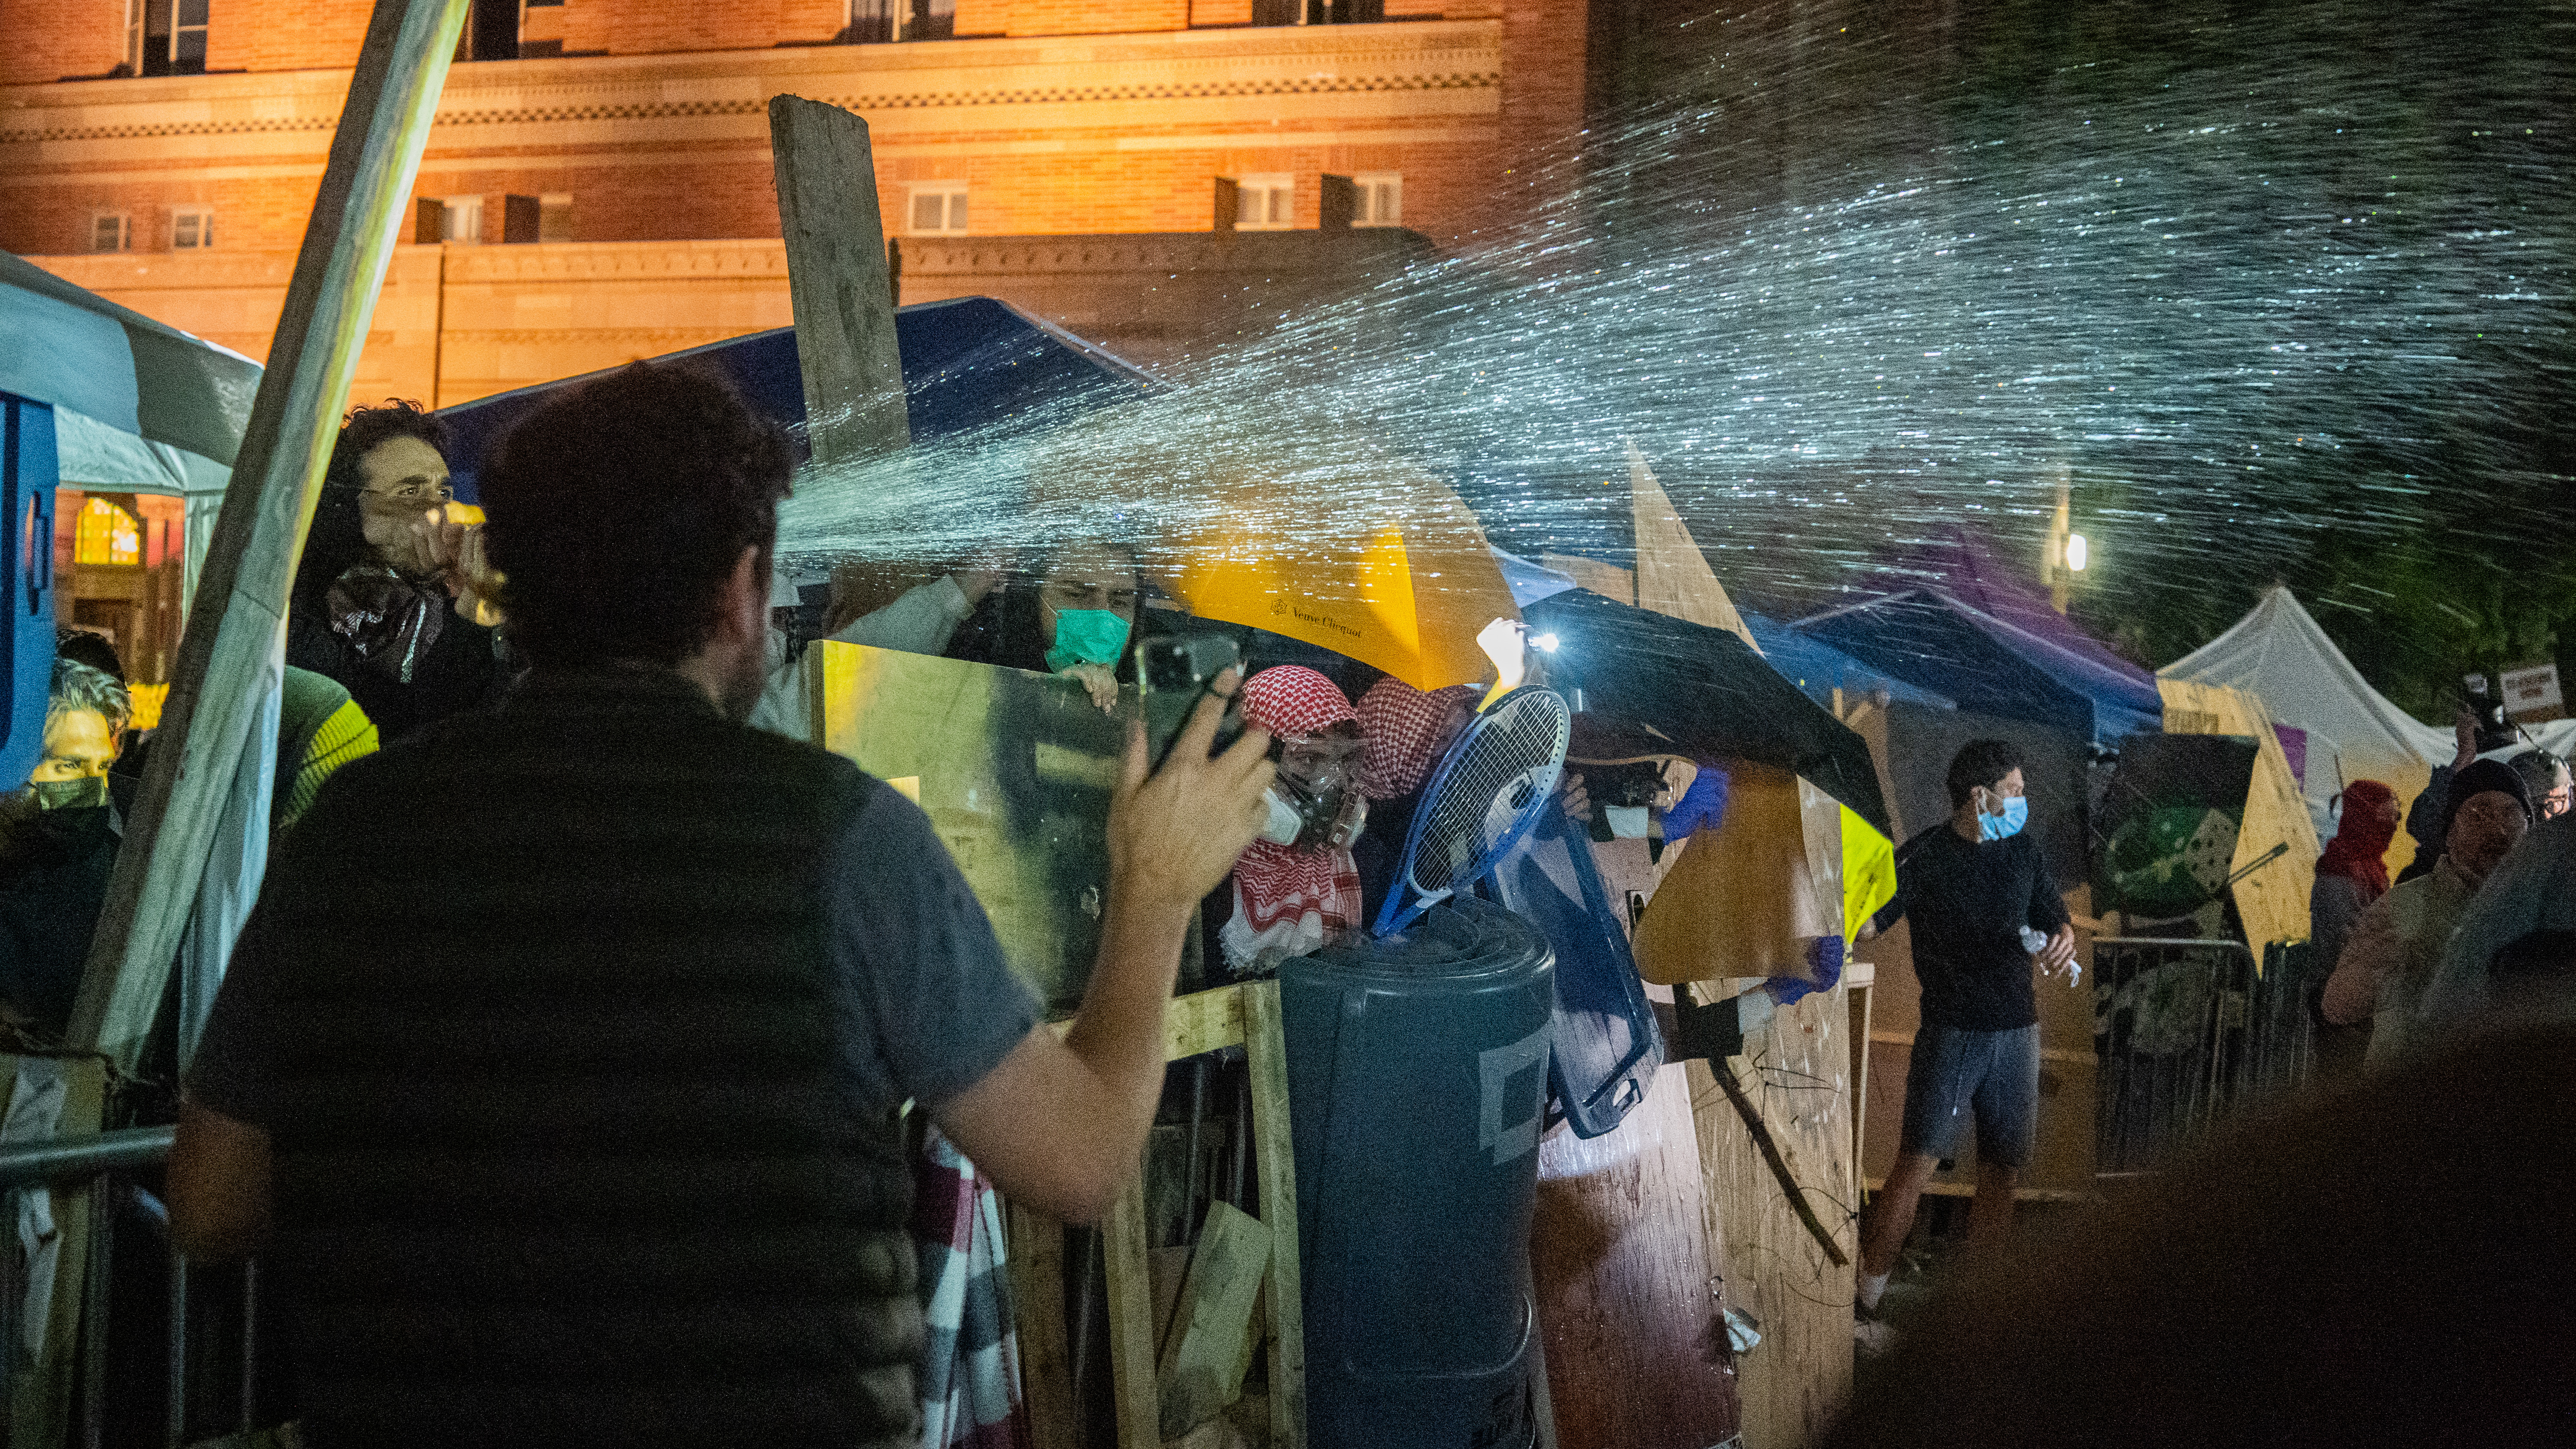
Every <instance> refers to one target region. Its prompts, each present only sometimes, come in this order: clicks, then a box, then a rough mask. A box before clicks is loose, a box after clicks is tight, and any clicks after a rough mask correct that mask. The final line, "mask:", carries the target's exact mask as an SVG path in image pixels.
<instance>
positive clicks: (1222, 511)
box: [1169, 461, 1520, 690]
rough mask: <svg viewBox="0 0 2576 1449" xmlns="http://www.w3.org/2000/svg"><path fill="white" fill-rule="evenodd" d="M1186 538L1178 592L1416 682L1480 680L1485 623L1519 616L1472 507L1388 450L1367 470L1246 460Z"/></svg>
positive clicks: (1201, 608)
mask: <svg viewBox="0 0 2576 1449" xmlns="http://www.w3.org/2000/svg"><path fill="white" fill-rule="evenodd" d="M1213 497H1214V499H1215V504H1216V506H1214V507H1210V508H1207V509H1205V510H1203V511H1201V510H1194V511H1196V512H1198V513H1199V516H1200V517H1202V518H1204V519H1206V520H1207V522H1205V523H1204V524H1203V525H1201V526H1200V527H1198V528H1196V529H1194V530H1193V531H1191V532H1190V533H1189V534H1188V535H1187V536H1186V537H1185V538H1183V539H1182V540H1180V541H1179V546H1178V548H1177V550H1176V555H1177V556H1176V560H1175V564H1174V566H1173V568H1172V569H1171V571H1170V574H1171V576H1170V580H1169V582H1170V587H1171V589H1172V592H1173V593H1174V594H1175V595H1176V596H1178V597H1179V599H1180V600H1181V601H1182V602H1183V603H1184V604H1186V605H1188V606H1189V609H1190V611H1191V612H1192V613H1194V614H1197V615H1198V616H1200V617H1201V618H1206V619H1216V620H1220V621H1223V622H1225V623H1229V624H1249V625H1251V626H1253V627H1254V628H1258V629H1267V630H1269V631H1270V632H1271V633H1274V634H1284V635H1286V636H1287V637H1289V638H1292V639H1300V640H1303V641H1305V642H1306V643H1309V644H1315V645H1320V646H1322V647H1323V648H1326V649H1330V650H1332V651H1333V652H1335V653H1337V654H1344V655H1348V656H1349V657H1351V658H1353V659H1357V660H1359V661H1360V662H1361V663H1363V664H1368V665H1373V666H1375V667H1376V668H1379V669H1383V670H1385V671H1386V672H1387V673H1389V674H1392V675H1394V676H1395V677H1396V678H1398V679H1401V680H1403V681H1404V682H1405V683H1407V684H1410V685H1412V686H1413V687H1414V688H1416V689H1422V690H1432V689H1442V688H1446V687H1447V686H1449V685H1453V684H1473V683H1475V682H1477V681H1479V680H1480V679H1482V678H1483V677H1484V676H1485V674H1486V672H1487V669H1488V664H1487V661H1486V658H1485V655H1484V653H1483V651H1481V650H1480V649H1479V648H1478V647H1477V645H1476V635H1477V633H1478V631H1480V630H1482V629H1483V628H1484V627H1485V626H1486V625H1488V624H1490V623H1492V622H1493V621H1494V620H1495V619H1497V618H1506V619H1517V618H1519V617H1520V611H1519V610H1518V609H1517V608H1515V607H1514V606H1513V604H1512V591H1511V588H1510V586H1509V585H1507V584H1505V583H1504V582H1503V574H1502V570H1501V569H1500V568H1499V567H1497V566H1496V565H1495V563H1494V555H1493V551H1492V549H1491V548H1489V547H1488V546H1487V545H1486V543H1485V531H1484V530H1483V529H1482V528H1479V527H1478V526H1477V524H1476V516H1475V514H1473V513H1472V512H1470V511H1469V510H1468V508H1467V505H1466V504H1465V503H1463V502H1461V501H1459V498H1458V495H1457V494H1455V493H1453V492H1451V491H1450V490H1449V488H1448V487H1447V485H1445V484H1443V483H1441V482H1440V481H1439V480H1438V479H1436V478H1433V477H1432V476H1431V475H1429V474H1427V473H1424V472H1422V471H1421V470H1420V469H1418V468H1413V467H1409V466H1407V465H1404V464H1401V463H1396V462H1393V461H1388V462H1386V463H1384V464H1383V465H1382V466H1380V467H1377V468H1373V469H1372V470H1371V476H1370V477H1369V478H1368V479H1366V480H1365V482H1364V484H1360V485H1358V486H1355V485H1354V482H1353V480H1349V479H1347V478H1345V479H1338V480H1335V481H1334V482H1333V483H1331V484H1325V485H1320V486H1319V484H1318V482H1317V481H1316V480H1313V479H1302V478H1287V477H1280V476H1275V475H1259V474H1253V473H1237V474H1235V475H1234V476H1233V477H1231V478H1228V479H1223V480H1220V481H1219V483H1218V484H1217V485H1216V486H1215V487H1214V489H1213Z"/></svg>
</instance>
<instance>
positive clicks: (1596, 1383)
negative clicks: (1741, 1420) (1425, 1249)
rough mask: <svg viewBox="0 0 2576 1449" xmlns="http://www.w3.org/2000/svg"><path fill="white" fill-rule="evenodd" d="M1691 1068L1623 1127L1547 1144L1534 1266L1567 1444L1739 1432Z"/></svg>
mask: <svg viewBox="0 0 2576 1449" xmlns="http://www.w3.org/2000/svg"><path fill="white" fill-rule="evenodd" d="M1705 1190H1706V1189H1705V1186H1704V1184H1703V1183H1702V1181H1701V1176H1700V1160H1699V1139H1698V1136H1697V1134H1696V1133H1695V1132H1694V1131H1693V1130H1692V1126H1691V1106H1690V1080H1689V1077H1688V1075H1687V1073H1685V1072H1684V1070H1683V1069H1682V1068H1680V1067H1677V1066H1671V1067H1666V1068H1664V1069H1663V1070H1662V1071H1661V1072H1659V1073H1657V1074H1656V1077H1655V1082H1654V1086H1653V1088H1652V1089H1651V1090H1650V1091H1648V1092H1647V1094H1646V1100H1645V1101H1644V1102H1642V1103H1640V1104H1638V1106H1637V1107H1636V1109H1635V1110H1633V1111H1631V1112H1630V1113H1629V1114H1628V1117H1627V1120H1625V1121H1623V1122H1621V1123H1620V1124H1619V1127H1618V1129H1617V1130H1616V1131H1613V1132H1611V1133H1609V1134H1608V1135H1606V1136H1602V1137H1597V1138H1594V1139H1592V1140H1590V1141H1586V1140H1584V1139H1582V1138H1579V1137H1577V1136H1575V1135H1574V1134H1573V1133H1572V1132H1571V1131H1559V1132H1557V1133H1555V1134H1554V1135H1552V1136H1550V1137H1548V1138H1547V1139H1546V1140H1545V1141H1543V1142H1541V1143H1540V1144H1539V1156H1538V1213H1537V1218H1536V1220H1535V1221H1534V1222H1533V1224H1532V1225H1531V1229H1530V1272H1531V1277H1532V1280H1533V1282H1534V1283H1535V1285H1536V1288H1537V1292H1538V1316H1539V1330H1540V1332H1541V1333H1542V1334H1543V1335H1544V1336H1545V1340H1546V1348H1547V1375H1548V1386H1549V1390H1550V1394H1551V1397H1552V1399H1553V1403H1554V1408H1555V1419H1556V1434H1557V1443H1558V1444H1559V1445H1560V1446H1561V1449H1706V1446H1708V1445H1711V1444H1717V1443H1722V1442H1724V1441H1725V1440H1726V1438H1727V1437H1728V1436H1729V1435H1732V1434H1733V1433H1734V1432H1735V1431H1736V1427H1737V1406H1736V1392H1735V1375H1734V1372H1733V1370H1732V1368H1731V1367H1730V1366H1729V1364H1728V1356H1727V1354H1726V1328H1725V1324H1724V1322H1723V1321H1722V1318H1721V1315H1720V1313H1719V1305H1718V1300H1717V1295H1716V1294H1715V1293H1714V1292H1712V1291H1711V1287H1712V1285H1713V1284H1714V1283H1715V1282H1716V1279H1717V1273H1716V1270H1715V1267H1714V1265H1713V1263H1712V1261H1711V1259H1710V1244H1709V1237H1708V1233H1707V1228H1706V1213H1705V1209H1704V1205H1703V1198H1704V1195H1705Z"/></svg>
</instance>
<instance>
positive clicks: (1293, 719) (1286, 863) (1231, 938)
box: [1217, 664, 1368, 975]
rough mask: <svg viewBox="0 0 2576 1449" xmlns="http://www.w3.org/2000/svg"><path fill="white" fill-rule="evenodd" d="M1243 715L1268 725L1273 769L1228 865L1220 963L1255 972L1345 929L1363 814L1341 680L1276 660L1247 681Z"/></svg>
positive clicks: (1355, 730) (1352, 906) (1350, 922)
mask: <svg viewBox="0 0 2576 1449" xmlns="http://www.w3.org/2000/svg"><path fill="white" fill-rule="evenodd" d="M1242 699H1243V722H1244V723H1245V724H1246V725H1248V726H1250V727H1252V728H1255V729H1263V730H1268V731H1269V732H1270V733H1271V736H1272V745H1271V748H1272V751H1273V753H1274V755H1275V757H1276V759H1277V762H1278V766H1279V773H1278V777H1277V779H1276V780H1274V781H1273V782H1272V784H1271V787H1270V798H1269V802H1268V803H1269V811H1270V814H1269V819H1268V820H1267V821H1266V822H1265V823H1264V825H1263V826H1262V829H1261V838H1260V839H1258V840H1255V841H1254V842H1253V843H1252V845H1251V847H1250V848H1249V849H1247V850H1245V851H1244V853H1243V858H1242V859H1241V860H1239V861H1237V862H1236V863H1235V867H1234V882H1233V887H1232V895H1233V900H1232V905H1233V914H1232V915H1231V916H1230V917H1229V918H1228V919H1227V920H1226V922H1225V923H1224V925H1223V926H1222V927H1220V928H1219V929H1218V931H1217V942H1218V945H1219V947H1220V949H1221V950H1222V951H1223V952H1224V955H1225V961H1226V965H1227V966H1228V967H1230V968H1232V969H1233V970H1234V972H1236V973H1237V974H1239V975H1257V974H1259V973H1260V972H1263V971H1267V970H1270V969H1271V968H1273V967H1275V966H1277V965H1278V964H1279V963H1280V962H1282V961H1285V960H1288V959H1290V958H1291V957H1296V956H1303V955H1306V954H1307V953H1309V952H1311V951H1313V950H1315V949H1316V948H1318V947H1320V946H1323V945H1325V944H1326V943H1328V942H1329V941H1331V940H1333V939H1335V938H1336V937H1338V936H1340V935H1342V934H1344V933H1346V932H1348V931H1350V930H1352V929H1353V928H1355V927H1356V926H1357V925H1358V924H1359V922H1360V917H1361V912H1362V903H1361V896H1360V882H1359V872H1358V867H1357V866H1356V865H1355V863H1354V862H1353V860H1352V858H1351V844H1352V842H1353V841H1355V840H1357V839H1358V838H1359V834H1360V831H1361V829H1362V828H1363V827H1364V825H1365V824H1366V822H1367V819H1368V802H1367V798H1366V797H1365V795H1364V794H1363V793H1362V792H1361V790H1360V788H1359V779H1358V773H1359V772H1358V763H1359V754H1360V746H1361V735H1360V726H1359V717H1358V715H1357V714H1356V713H1355V712H1354V711H1353V710H1352V708H1351V702H1350V700H1349V699H1348V698H1347V697H1345V696H1344V695H1343V693H1342V691H1341V689H1340V687H1339V686H1337V685H1335V684H1334V683H1333V682H1332V681H1331V680H1329V679H1327V678H1325V677H1324V676H1323V675H1321V674H1318V673H1316V672H1315V671H1314V670H1312V669H1307V668H1305V667H1303V666H1301V665H1295V664H1282V665H1277V666H1274V667H1272V668H1269V669H1265V670H1263V671H1261V672H1260V673H1259V674H1256V675H1254V676H1252V678H1250V679H1248V680H1246V681H1244V685H1243V693H1242Z"/></svg>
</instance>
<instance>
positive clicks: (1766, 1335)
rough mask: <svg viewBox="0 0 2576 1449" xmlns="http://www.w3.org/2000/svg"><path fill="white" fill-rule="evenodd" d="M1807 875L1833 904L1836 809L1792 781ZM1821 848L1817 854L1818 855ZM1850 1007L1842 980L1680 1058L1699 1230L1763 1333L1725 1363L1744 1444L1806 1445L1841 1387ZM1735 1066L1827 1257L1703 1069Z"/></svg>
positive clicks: (1848, 1340) (1846, 1385)
mask: <svg viewBox="0 0 2576 1449" xmlns="http://www.w3.org/2000/svg"><path fill="white" fill-rule="evenodd" d="M1801 792H1802V801H1801V803H1802V813H1803V815H1804V817H1805V821H1806V826H1807V828H1806V840H1807V844H1808V850H1809V855H1810V858H1811V859H1810V871H1811V874H1812V875H1813V876H1815V877H1816V878H1817V879H1816V888H1817V889H1818V890H1819V892H1821V893H1823V899H1824V900H1826V901H1829V902H1834V903H1837V904H1836V905H1834V906H1833V907H1830V909H1832V910H1834V911H1835V912H1836V913H1837V915H1838V911H1839V906H1838V903H1839V901H1840V899H1841V892H1842V886H1841V880H1840V869H1839V865H1840V853H1841V841H1842V819H1841V812H1840V808H1839V807H1838V806H1836V805H1835V804H1834V802H1833V800H1832V799H1831V798H1830V797H1828V796H1826V795H1825V794H1824V793H1823V792H1822V791H1819V790H1816V789H1815V788H1814V787H1813V786H1809V785H1805V784H1804V783H1803V782H1801ZM1827 853H1830V855H1831V859H1830V860H1829V861H1828V860H1826V859H1825V856H1826V855H1827ZM1851 1062H1852V1044H1851V1014H1850V1003H1849V1001H1848V998H1847V996H1846V990H1845V988H1844V987H1843V986H1841V985H1837V986H1836V987H1835V988H1834V989H1833V990H1831V991H1821V992H1817V993H1814V994H1812V995H1810V996H1808V997H1807V998H1806V999H1805V1000H1803V1001H1800V1002H1799V1003H1797V1004H1796V1005H1794V1006H1788V1007H1783V1008H1781V1010H1780V1012H1779V1014H1778V1015H1777V1016H1775V1017H1774V1018H1773V1019H1772V1022H1771V1025H1770V1027H1769V1028H1768V1030H1767V1031H1766V1032H1764V1033H1762V1034H1761V1035H1759V1036H1757V1037H1756V1039H1755V1040H1754V1041H1753V1042H1752V1043H1750V1044H1749V1050H1748V1052H1747V1054H1746V1055H1745V1056H1743V1057H1738V1058H1732V1059H1729V1060H1727V1061H1723V1062H1718V1063H1715V1064H1714V1066H1713V1067H1712V1064H1710V1063H1706V1062H1692V1063H1690V1064H1689V1065H1688V1068H1687V1070H1688V1072H1689V1074H1690V1084H1691V1117H1692V1121H1693V1123H1694V1126H1695V1127H1696V1130H1697V1133H1698V1136H1699V1150H1700V1161H1701V1169H1702V1180H1703V1182H1704V1183H1705V1184H1706V1199H1705V1209H1706V1211H1707V1213H1708V1217H1709V1221H1708V1224H1707V1227H1708V1231H1709V1234H1710V1237H1711V1240H1712V1242H1713V1243H1714V1244H1715V1245H1716V1257H1717V1260H1718V1268H1719V1271H1720V1272H1721V1273H1722V1274H1724V1276H1725V1279H1726V1291H1727V1295H1728V1300H1729V1301H1730V1302H1732V1303H1734V1304H1736V1305H1738V1306H1740V1307H1741V1308H1743V1309H1744V1310H1745V1311H1746V1312H1748V1313H1750V1314H1752V1315H1753V1317H1754V1318H1755V1319H1756V1320H1758V1321H1759V1322H1760V1324H1761V1328H1762V1335H1763V1341H1762V1344H1761V1345H1760V1346H1759V1347H1757V1348H1755V1349H1754V1350H1753V1351H1752V1352H1751V1353H1749V1354H1747V1355H1745V1356H1744V1357H1743V1358H1742V1359H1741V1360H1740V1361H1739V1362H1738V1364H1737V1374H1738V1378H1737V1387H1738V1393H1739V1395H1740V1398H1741V1400H1742V1403H1743V1433H1744V1442H1745V1443H1746V1444H1748V1445H1758V1446H1761V1449H1800V1446H1803V1445H1808V1444H1813V1443H1819V1442H1821V1441H1822V1439H1823V1437H1824V1432H1825V1430H1826V1428H1827V1427H1828V1426H1829V1425H1830V1424H1831V1423H1832V1422H1833V1419H1834V1416H1835V1415H1837V1414H1838V1413H1840V1412H1841V1409H1842V1406H1843V1403H1844V1402H1845V1400H1846V1399H1848V1398H1849V1396H1850V1393H1851V1372H1852V1327H1851V1304H1852V1270H1851V1268H1850V1267H1849V1266H1848V1262H1849V1260H1851V1259H1854V1258H1857V1256H1858V1255H1859V1251H1860V1249H1859V1242H1858V1233H1857V1231H1856V1229H1855V1227H1854V1223H1853V1217H1854V1213H1855V1210H1856V1209H1857V1207H1858V1204H1859V1199H1858V1192H1857V1188H1856V1185H1855V1184H1854V1183H1853V1182H1852V1181H1851V1160H1852V1158H1851V1124H1852V1119H1851V1085H1852V1084H1851V1078H1852V1071H1851ZM1713 1070H1714V1071H1731V1072H1733V1073H1735V1074H1736V1078H1737V1080H1738V1082H1739V1083H1740V1084H1741V1085H1742V1087H1743V1089H1744V1093H1745V1095H1746V1096H1747V1097H1748V1098H1749V1099H1750V1100H1751V1101H1752V1102H1753V1103H1754V1105H1755V1107H1756V1108H1757V1109H1758V1110H1759V1111H1760V1113H1761V1115H1762V1119H1763V1122H1764V1124H1765V1125H1766V1126H1767V1127H1768V1129H1769V1131H1770V1133H1771V1136H1772V1139H1773V1140H1774V1141H1775V1142H1777V1143H1778V1144H1779V1147H1780V1151H1781V1153H1782V1155H1783V1156H1784V1157H1785V1158H1786V1159H1787V1161H1788V1163H1789V1167H1790V1171H1791V1173H1792V1175H1793V1176H1794V1177H1795V1178H1796V1180H1797V1183H1798V1188H1799V1192H1800V1194H1801V1195H1802V1196H1803V1197H1804V1198H1805V1199H1806V1201H1807V1204H1808V1206H1809V1207H1811V1208H1812V1209H1813V1210H1814V1212H1815V1215H1816V1216H1817V1218H1818V1219H1819V1220H1821V1221H1822V1222H1823V1223H1825V1224H1826V1226H1827V1227H1828V1228H1829V1229H1830V1230H1831V1231H1832V1233H1833V1236H1834V1239H1835V1241H1836V1242H1837V1244H1838V1245H1839V1246H1840V1247H1841V1250H1842V1253H1843V1256H1844V1258H1845V1259H1846V1263H1845V1265H1844V1266H1839V1267H1838V1266H1836V1265H1835V1264H1833V1263H1832V1262H1831V1261H1830V1260H1829V1259H1828V1258H1827V1257H1826V1254H1825V1251H1824V1249H1823V1247H1822V1245H1820V1244H1819V1243H1817V1242H1816V1240H1815V1239H1814V1237H1812V1236H1811V1235H1810V1234H1809V1233H1808V1231H1807V1229H1806V1226H1805V1224H1804V1223H1802V1222H1801V1221H1800V1220H1799V1217H1798V1213H1797V1212H1796V1210H1795V1209H1794V1208H1792V1207H1791V1206H1790V1203H1789V1199H1788V1197H1787V1195H1786V1194H1785V1193H1784V1192H1783V1190H1782V1189H1781V1186H1780V1183H1779V1181H1778V1179H1777V1178H1775V1177H1774V1176H1773V1175H1772V1173H1771V1171H1770V1169H1769V1167H1768V1166H1767V1165H1766V1164H1765V1163H1764V1162H1763V1160H1762V1155H1761V1151H1760V1149H1759V1148H1757V1147H1756V1146H1755V1145H1754V1143H1753V1139H1752V1135H1751V1134H1750V1132H1749V1131H1748V1130H1747V1129H1746V1128H1745V1126H1744V1123H1743V1120H1742V1118H1741V1117H1740V1116H1739V1115H1738V1114H1737V1112H1736V1110H1735V1107H1734V1105H1733V1104H1732V1103H1731V1102H1729V1101H1728V1100H1727V1098H1726V1094H1725V1092H1724V1090H1723V1089H1722V1088H1720V1087H1719V1086H1718V1084H1717V1079H1716V1077H1715V1076H1714V1075H1713V1074H1712V1071H1713Z"/></svg>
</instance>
